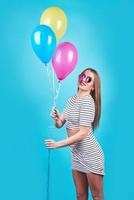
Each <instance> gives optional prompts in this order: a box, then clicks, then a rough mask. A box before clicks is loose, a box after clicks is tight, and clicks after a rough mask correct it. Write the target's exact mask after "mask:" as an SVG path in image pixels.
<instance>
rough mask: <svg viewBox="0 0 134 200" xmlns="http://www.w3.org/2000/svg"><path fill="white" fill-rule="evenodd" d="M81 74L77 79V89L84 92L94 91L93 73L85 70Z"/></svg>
mask: <svg viewBox="0 0 134 200" xmlns="http://www.w3.org/2000/svg"><path fill="white" fill-rule="evenodd" d="M82 74H83V75H82ZM82 74H81V78H80V79H78V88H79V89H81V90H84V91H90V90H91V89H92V90H93V89H94V73H93V72H91V71H90V70H86V71H85V72H84V73H82ZM90 80H91V81H90Z"/></svg>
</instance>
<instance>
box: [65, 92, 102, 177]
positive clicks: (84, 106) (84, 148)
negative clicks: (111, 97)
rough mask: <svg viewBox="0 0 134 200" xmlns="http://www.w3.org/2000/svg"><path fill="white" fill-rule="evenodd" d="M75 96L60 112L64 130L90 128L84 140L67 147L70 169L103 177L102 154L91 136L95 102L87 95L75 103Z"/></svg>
mask: <svg viewBox="0 0 134 200" xmlns="http://www.w3.org/2000/svg"><path fill="white" fill-rule="evenodd" d="M76 97H77V96H76V95H74V96H71V97H69V99H68V101H67V104H66V106H65V108H64V110H63V112H62V114H63V115H64V118H65V120H66V128H69V129H72V130H79V127H80V126H86V127H90V131H89V132H88V134H87V136H86V138H84V139H83V140H82V141H80V142H77V143H75V144H72V145H69V147H70V150H71V157H72V169H75V170H78V171H81V172H85V173H90V172H93V173H96V174H101V175H105V172H104V153H103V150H102V147H101V146H100V144H99V142H98V141H97V139H96V138H95V136H94V134H93V128H92V122H93V120H94V117H95V102H94V99H93V97H92V96H91V95H90V94H89V95H86V96H84V97H82V98H79V100H77V101H76Z"/></svg>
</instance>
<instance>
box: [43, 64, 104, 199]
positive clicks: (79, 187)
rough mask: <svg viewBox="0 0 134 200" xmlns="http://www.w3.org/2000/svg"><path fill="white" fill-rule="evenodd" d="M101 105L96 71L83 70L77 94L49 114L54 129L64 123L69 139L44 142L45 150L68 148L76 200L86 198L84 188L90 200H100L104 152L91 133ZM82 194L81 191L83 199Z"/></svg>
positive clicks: (79, 77)
mask: <svg viewBox="0 0 134 200" xmlns="http://www.w3.org/2000/svg"><path fill="white" fill-rule="evenodd" d="M100 102H101V97H100V78H99V75H98V73H97V71H96V70H94V69H92V68H86V69H85V70H84V71H83V72H82V73H81V74H79V76H78V94H77V95H74V96H72V97H70V98H69V99H68V101H67V105H66V107H65V109H64V110H63V112H62V113H61V114H59V113H58V110H56V109H55V111H54V112H53V113H52V117H53V118H54V119H55V125H56V127H58V128H60V127H62V126H63V125H64V124H65V123H66V130H67V134H68V136H69V137H68V138H67V139H65V140H61V141H58V142H55V141H53V140H49V141H48V140H47V141H46V145H47V147H48V148H60V147H64V146H69V147H70V150H71V156H72V174H73V179H74V182H75V186H76V192H77V197H78V199H84V200H86V199H87V196H88V192H87V189H86V190H85V187H86V188H88V186H90V189H91V193H92V196H93V199H94V200H95V199H99V200H103V176H104V175H105V171H104V153H103V150H102V148H101V146H100V144H99V143H98V141H97V140H96V138H95V136H94V134H93V131H94V130H95V128H96V127H97V126H98V124H99V119H100V111H101V105H100ZM79 177H81V178H79ZM85 180H86V182H87V184H86V186H85V185H84V182H85ZM81 191H84V192H83V193H82V196H81Z"/></svg>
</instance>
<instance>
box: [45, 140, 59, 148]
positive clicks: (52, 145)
mask: <svg viewBox="0 0 134 200" xmlns="http://www.w3.org/2000/svg"><path fill="white" fill-rule="evenodd" d="M45 144H46V146H47V148H49V149H55V148H59V147H60V143H59V142H55V141H54V140H51V139H46V140H45Z"/></svg>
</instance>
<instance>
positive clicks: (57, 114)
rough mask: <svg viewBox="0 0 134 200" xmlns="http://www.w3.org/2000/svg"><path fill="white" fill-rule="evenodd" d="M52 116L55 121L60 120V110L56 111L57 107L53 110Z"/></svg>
mask: <svg viewBox="0 0 134 200" xmlns="http://www.w3.org/2000/svg"><path fill="white" fill-rule="evenodd" d="M50 116H51V117H52V118H53V119H54V120H58V119H59V118H60V114H59V111H58V109H56V108H55V107H54V108H52V111H51V114H50Z"/></svg>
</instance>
